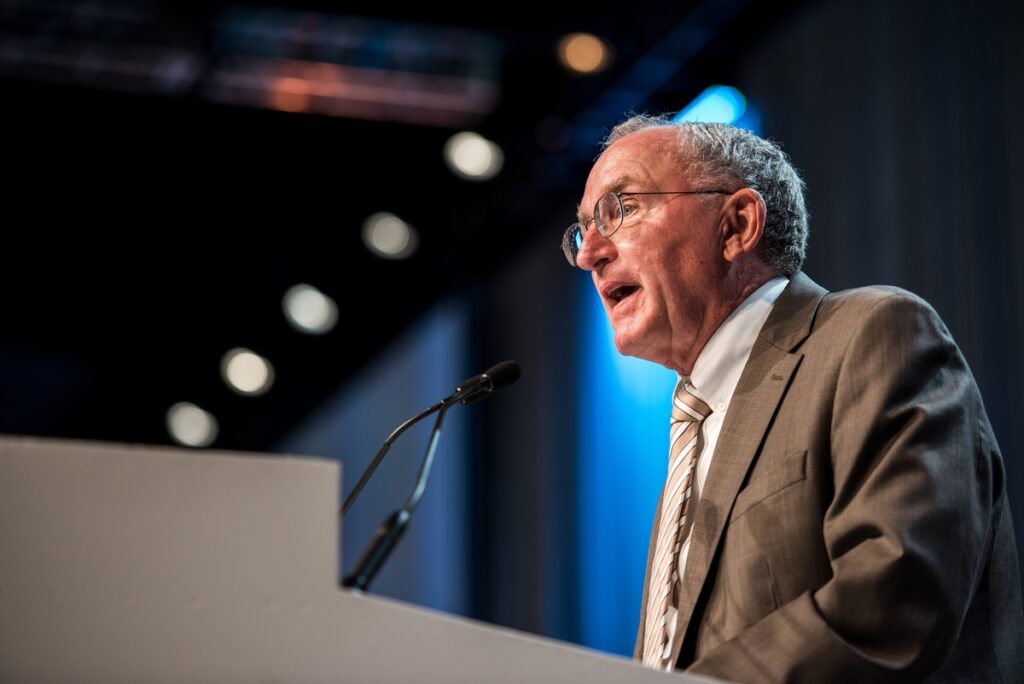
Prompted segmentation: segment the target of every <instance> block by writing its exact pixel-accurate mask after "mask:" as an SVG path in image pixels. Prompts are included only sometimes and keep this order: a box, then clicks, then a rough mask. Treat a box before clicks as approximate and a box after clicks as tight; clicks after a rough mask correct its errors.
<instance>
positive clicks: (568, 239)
mask: <svg viewBox="0 0 1024 684" xmlns="http://www.w3.org/2000/svg"><path fill="white" fill-rule="evenodd" d="M735 192H736V191H735V190H718V189H715V190H657V191H651V192H614V191H612V192H606V193H604V194H603V195H601V196H600V197H598V198H597V201H596V202H594V215H593V216H591V217H590V218H589V219H587V220H586V221H577V222H576V223H573V224H572V225H571V226H569V227H568V228H566V229H565V233H563V234H562V253H563V254H564V255H565V259H566V261H568V262H569V265H570V266H573V267H574V268H578V267H579V264H578V263H576V257H577V256H579V247H577V248H576V253H575V254H573V253H572V252H573V245H574V244H575V242H576V240H575V239H573V232H574V231H578V232H579V234H580V246H582V245H583V236H585V235H586V234H587V226H588V225H590V223H591V222H593V223H594V225H595V226H596V227H597V232H599V233H600V234H601V236H602V237H606V238H607V237H611V236H612V235H613V234H614V233H615V231H617V230H618V229H619V228H621V227H622V224H623V223H624V222H625V220H626V212H625V207H623V206H622V197H623V195H731V194H733V193H735ZM609 195H611V196H613V197H614V198H615V201H616V203H618V205H619V222H618V224H617V225H616V226H615V227H613V228H612V229H611V230H607V227H606V226H605V225H604V221H602V220H601V218H600V216H599V212H598V209H597V208H598V206H599V205H600V204H601V202H602V201H604V198H605V197H608V196H609Z"/></svg>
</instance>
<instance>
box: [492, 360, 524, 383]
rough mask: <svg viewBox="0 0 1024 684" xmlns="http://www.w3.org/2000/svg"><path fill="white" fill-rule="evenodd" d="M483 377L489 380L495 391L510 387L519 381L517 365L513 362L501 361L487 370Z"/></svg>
mask: <svg viewBox="0 0 1024 684" xmlns="http://www.w3.org/2000/svg"><path fill="white" fill-rule="evenodd" d="M485 375H487V377H489V378H490V379H491V382H492V383H493V386H494V388H495V389H497V388H499V387H503V386H505V385H511V384H512V383H513V382H515V381H516V380H518V379H519V364H518V363H516V362H515V361H502V362H501V363H498V364H495V365H494V366H492V367H491V368H488V369H487V371H486V373H485Z"/></svg>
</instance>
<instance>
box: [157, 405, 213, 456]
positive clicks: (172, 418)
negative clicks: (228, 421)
mask: <svg viewBox="0 0 1024 684" xmlns="http://www.w3.org/2000/svg"><path fill="white" fill-rule="evenodd" d="M167 432H169V433H170V435H171V438H172V439H174V441H175V442H177V443H178V444H183V445H185V446H192V447H205V446H210V445H211V444H213V440H215V439H217V419H216V418H214V417H213V415H212V414H210V413H209V412H208V411H204V410H203V409H201V408H199V407H198V406H196V405H195V404H192V403H189V402H187V401H181V402H178V403H177V404H175V405H174V406H172V407H171V408H169V409H168V410H167Z"/></svg>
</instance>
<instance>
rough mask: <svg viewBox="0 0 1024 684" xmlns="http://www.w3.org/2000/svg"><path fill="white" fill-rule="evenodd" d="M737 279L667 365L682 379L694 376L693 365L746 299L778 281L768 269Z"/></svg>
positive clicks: (745, 272) (751, 271) (739, 274)
mask: <svg viewBox="0 0 1024 684" xmlns="http://www.w3.org/2000/svg"><path fill="white" fill-rule="evenodd" d="M735 275H736V276H737V277H735V278H732V279H731V283H732V286H731V287H729V288H727V289H725V291H724V292H723V296H721V297H719V298H717V299H715V300H713V301H712V302H710V304H709V305H708V307H707V308H706V310H705V312H704V316H703V319H702V320H701V322H700V324H699V325H698V326H697V333H696V335H694V336H693V338H691V340H690V341H689V343H688V344H686V345H685V346H684V347H683V348H682V349H680V350H679V353H678V354H677V355H675V356H674V358H673V360H672V362H671V363H669V364H664V365H666V366H668V367H669V368H671V369H672V370H674V371H676V372H677V373H679V374H681V375H687V376H688V375H690V374H691V373H693V366H694V364H696V363H697V359H698V358H699V357H700V354H701V352H702V351H704V347H705V346H706V345H707V343H708V340H710V339H711V336H712V335H714V334H715V331H716V330H718V328H719V326H721V325H722V323H723V322H725V319H727V318H728V317H729V316H730V315H731V314H732V312H733V311H735V310H736V309H737V308H738V307H739V305H740V304H742V303H743V302H744V301H745V300H746V299H747V297H749V296H750V295H751V294H753V293H754V292H756V291H757V290H758V288H760V287H761V286H762V285H764V284H765V283H767V282H768V281H769V280H771V279H772V278H774V277H775V274H774V273H772V272H771V271H769V270H768V269H767V267H761V268H757V269H743V270H738V271H737V272H736V273H735Z"/></svg>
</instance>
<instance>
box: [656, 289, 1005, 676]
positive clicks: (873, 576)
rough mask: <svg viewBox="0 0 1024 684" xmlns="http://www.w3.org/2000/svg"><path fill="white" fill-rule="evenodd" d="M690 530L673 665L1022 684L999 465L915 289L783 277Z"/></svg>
mask: <svg viewBox="0 0 1024 684" xmlns="http://www.w3.org/2000/svg"><path fill="white" fill-rule="evenodd" d="M659 510H660V506H659ZM654 529H655V530H657V529H658V520H657V519H655V521H654ZM691 534H692V538H691V547H690V552H689V558H688V560H687V565H686V570H685V577H684V579H683V585H682V591H681V601H680V606H679V626H678V629H677V630H676V639H675V643H674V644H673V651H674V653H675V654H677V663H678V667H680V668H690V669H692V670H693V671H696V672H701V673H706V674H710V675H714V676H716V677H720V678H722V679H726V680H731V681H736V682H854V681H870V682H884V681H895V682H907V681H919V680H924V679H926V678H927V679H928V681H934V682H1006V683H1011V682H1024V614H1022V608H1021V592H1020V579H1019V571H1018V565H1017V554H1016V547H1015V544H1014V536H1013V529H1012V523H1011V518H1010V510H1009V506H1008V504H1007V500H1006V490H1005V477H1004V471H1003V462H1002V458H1001V456H1000V454H999V450H998V447H997V445H996V441H995V438H994V436H993V434H992V429H991V427H990V425H989V422H988V418H987V417H986V415H985V409H984V406H983V405H982V400H981V396H980V394H979V392H978V389H977V386H976V384H975V382H974V378H973V377H972V376H971V373H970V371H969V370H968V368H967V365H966V363H965V361H964V359H963V356H962V355H961V354H960V351H959V350H958V349H957V347H956V345H955V344H954V342H953V340H952V338H951V336H950V334H949V332H948V331H947V330H946V328H945V326H944V325H943V324H942V322H941V321H940V320H939V318H938V315H937V314H936V313H935V312H934V311H933V310H932V309H931V308H930V307H929V306H928V305H927V304H926V303H925V302H923V301H922V300H920V299H919V298H917V297H915V296H914V295H911V294H909V293H907V292H904V291H902V290H898V289H896V288H883V287H873V288H864V289H859V290H852V291H849V292H842V293H835V294H829V293H826V292H825V290H823V289H821V288H820V287H819V286H818V285H816V284H815V283H813V282H812V281H811V280H810V279H808V278H807V277H806V276H804V275H803V274H797V276H796V277H794V278H793V280H792V281H791V282H790V284H789V285H788V287H787V288H786V290H785V291H784V292H783V293H782V295H781V296H780V297H779V299H778V301H777V302H776V304H775V307H774V309H773V310H772V313H771V315H770V316H769V318H768V320H767V322H766V323H765V325H764V328H763V329H762V330H761V332H760V334H759V336H758V338H757V341H756V342H755V344H754V347H753V350H752V352H751V355H750V359H749V361H748V362H747V365H746V367H745V368H744V370H743V374H742V376H741V378H740V381H739V384H738V385H737V387H736V391H735V394H734V395H733V398H732V402H731V403H730V405H729V412H728V415H727V416H726V418H725V422H724V424H723V426H722V431H721V435H720V437H719V440H718V445H717V447H716V449H715V454H714V460H713V461H712V462H711V469H710V472H709V473H708V477H707V483H706V484H705V487H704V490H703V492H702V495H701V501H700V506H699V508H698V511H697V513H696V516H695V519H694V524H693V530H692V532H691ZM652 550H653V541H652ZM650 562H651V561H650V558H648V568H647V573H648V575H649V574H650ZM646 584H647V582H646V581H645V589H644V598H643V608H642V610H641V619H640V630H641V631H640V634H639V635H638V639H637V655H638V657H639V654H640V653H641V649H642V644H643V624H644V619H643V615H644V612H643V609H645V608H646V603H647V589H646Z"/></svg>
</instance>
